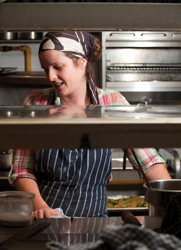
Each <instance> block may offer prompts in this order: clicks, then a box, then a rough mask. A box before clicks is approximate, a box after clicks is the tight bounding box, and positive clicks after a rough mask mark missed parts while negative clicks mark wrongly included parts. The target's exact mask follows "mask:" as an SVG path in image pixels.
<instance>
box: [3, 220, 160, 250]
mask: <svg viewBox="0 0 181 250" xmlns="http://www.w3.org/2000/svg"><path fill="white" fill-rule="evenodd" d="M137 219H138V220H139V222H140V223H141V224H142V226H143V227H146V228H150V229H154V228H158V227H160V225H161V221H162V217H152V216H137ZM38 222H39V223H41V222H43V223H45V226H47V227H46V228H44V229H42V231H40V232H39V233H37V234H35V233H36V232H37V230H36V227H37V226H36V227H34V232H32V230H29V234H28V233H27V232H26V230H24V228H7V227H0V247H5V246H6V245H7V243H6V245H2V243H3V242H4V240H7V239H8V238H9V237H12V236H13V235H15V234H17V233H19V234H18V235H17V237H15V238H14V240H13V241H11V244H8V247H9V250H16V249H18V250H19V249H26V250H29V249H31V250H32V249H33V248H34V249H39V250H41V249H46V242H48V241H52V240H55V241H59V242H62V243H63V244H65V245H75V244H78V243H84V242H93V241H96V240H97V239H98V238H99V233H100V231H101V230H102V229H103V228H104V227H105V226H106V225H109V224H111V225H122V224H123V221H122V219H121V217H108V218H105V217H104V218H103V217H102V218H100V217H99V218H74V219H73V221H71V219H69V218H66V219H39V220H38ZM46 223H47V225H46ZM40 226H41V225H40ZM40 228H41V227H40ZM22 230H24V231H22ZM30 231H31V232H30ZM17 239H18V240H17ZM1 249H3V248H1ZM4 249H6V248H4Z"/></svg>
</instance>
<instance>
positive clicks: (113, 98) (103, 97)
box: [97, 88, 129, 105]
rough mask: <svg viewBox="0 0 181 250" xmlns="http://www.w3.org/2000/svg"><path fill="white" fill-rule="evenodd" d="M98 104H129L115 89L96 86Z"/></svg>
mask: <svg viewBox="0 0 181 250" xmlns="http://www.w3.org/2000/svg"><path fill="white" fill-rule="evenodd" d="M97 91H98V96H99V103H100V105H129V102H128V101H127V100H126V98H125V97H124V96H123V95H122V94H121V93H120V92H119V91H116V90H112V89H106V88H104V89H100V88H97Z"/></svg>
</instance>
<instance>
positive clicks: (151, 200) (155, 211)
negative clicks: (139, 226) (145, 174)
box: [143, 179, 181, 216]
mask: <svg viewBox="0 0 181 250" xmlns="http://www.w3.org/2000/svg"><path fill="white" fill-rule="evenodd" d="M149 184H150V187H148V186H147V185H146V183H145V184H144V185H143V187H144V188H145V201H146V202H147V203H148V205H149V215H154V216H158V215H164V213H165V211H166V208H167V206H168V204H169V202H170V201H171V200H172V199H173V197H174V196H175V195H177V194H181V179H172V180H157V181H150V182H149Z"/></svg>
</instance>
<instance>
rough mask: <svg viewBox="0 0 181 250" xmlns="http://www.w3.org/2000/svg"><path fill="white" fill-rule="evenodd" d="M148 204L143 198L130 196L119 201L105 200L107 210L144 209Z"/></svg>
mask: <svg viewBox="0 0 181 250" xmlns="http://www.w3.org/2000/svg"><path fill="white" fill-rule="evenodd" d="M146 207H148V204H147V203H146V202H145V200H144V197H140V196H130V197H123V198H119V199H111V198H108V199H107V208H146Z"/></svg>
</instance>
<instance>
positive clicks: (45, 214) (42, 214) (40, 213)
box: [32, 208, 63, 218]
mask: <svg viewBox="0 0 181 250" xmlns="http://www.w3.org/2000/svg"><path fill="white" fill-rule="evenodd" d="M54 215H58V216H60V218H63V216H62V215H61V214H60V213H59V212H57V211H56V210H54V209H52V208H42V209H39V210H36V211H34V212H33V213H32V217H33V218H52V216H54Z"/></svg>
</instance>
